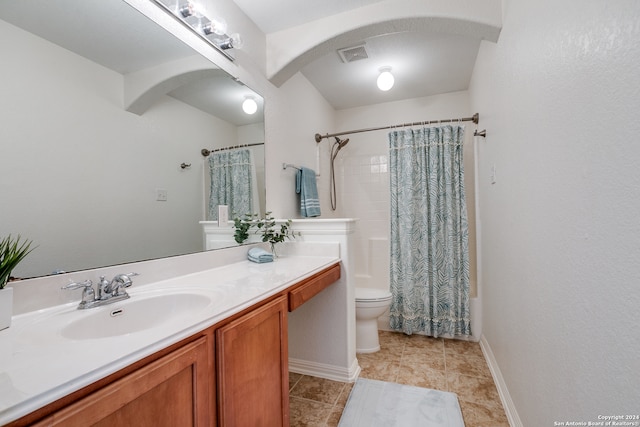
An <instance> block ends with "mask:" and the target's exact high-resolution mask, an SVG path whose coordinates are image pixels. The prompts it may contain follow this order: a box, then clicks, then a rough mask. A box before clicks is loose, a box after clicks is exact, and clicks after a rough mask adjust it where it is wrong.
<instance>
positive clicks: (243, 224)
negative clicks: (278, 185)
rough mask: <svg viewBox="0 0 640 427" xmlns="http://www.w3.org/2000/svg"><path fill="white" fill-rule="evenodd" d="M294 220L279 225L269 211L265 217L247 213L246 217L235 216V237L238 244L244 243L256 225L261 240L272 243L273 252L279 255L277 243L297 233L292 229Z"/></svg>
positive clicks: (293, 236)
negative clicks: (276, 247) (276, 248)
mask: <svg viewBox="0 0 640 427" xmlns="http://www.w3.org/2000/svg"><path fill="white" fill-rule="evenodd" d="M292 223H293V221H291V220H290V219H288V220H287V221H285V222H283V223H281V224H280V225H278V224H277V223H276V220H275V219H274V218H273V217H272V216H271V212H267V213H266V214H265V217H264V218H258V214H245V216H244V218H234V220H233V224H234V227H235V229H236V231H235V233H234V234H233V237H234V239H235V241H236V242H237V243H238V244H242V243H244V241H245V240H247V239H248V238H249V232H250V230H251V228H252V227H256V228H257V230H256V231H255V233H256V234H260V235H262V238H261V240H262V241H263V242H268V243H269V244H270V245H271V252H272V253H273V255H274V256H277V254H276V250H275V246H276V243H280V242H284V241H285V239H292V238H295V236H296V233H295V232H294V231H293V230H291V224H292ZM298 235H299V233H298Z"/></svg>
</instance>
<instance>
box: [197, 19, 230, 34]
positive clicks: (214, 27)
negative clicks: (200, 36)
mask: <svg viewBox="0 0 640 427" xmlns="http://www.w3.org/2000/svg"><path fill="white" fill-rule="evenodd" d="M202 32H203V33H204V35H206V36H208V35H209V34H211V33H213V34H217V35H219V36H222V35H224V34H225V33H226V32H227V21H225V20H224V19H222V18H219V19H218V18H215V19H212V20H211V22H207V23H206V24H204V25H203V26H202Z"/></svg>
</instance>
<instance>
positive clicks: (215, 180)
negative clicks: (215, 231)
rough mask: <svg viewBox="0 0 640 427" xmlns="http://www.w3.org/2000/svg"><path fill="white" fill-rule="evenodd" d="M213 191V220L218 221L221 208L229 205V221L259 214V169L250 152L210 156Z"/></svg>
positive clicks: (211, 194) (210, 215) (223, 152)
mask: <svg viewBox="0 0 640 427" xmlns="http://www.w3.org/2000/svg"><path fill="white" fill-rule="evenodd" d="M209 171H210V173H211V191H210V196H209V215H208V219H209V220H210V221H217V220H218V205H227V206H229V218H230V219H231V218H234V217H240V218H242V217H244V215H245V214H253V213H256V214H260V208H259V205H258V195H257V188H256V170H255V165H254V163H253V155H252V153H251V150H250V149H248V148H243V149H239V150H231V151H220V152H216V153H211V155H210V156H209Z"/></svg>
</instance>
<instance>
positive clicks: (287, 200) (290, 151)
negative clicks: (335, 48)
mask: <svg viewBox="0 0 640 427" xmlns="http://www.w3.org/2000/svg"><path fill="white" fill-rule="evenodd" d="M267 103H268V105H267V106H266V107H265V116H266V120H265V122H266V124H267V125H266V131H267V140H268V141H269V142H268V144H269V146H268V148H267V150H266V162H265V167H266V170H267V209H268V210H271V211H273V214H274V216H275V217H276V218H300V206H299V202H298V200H299V199H298V196H297V195H296V193H295V174H296V170H295V169H286V170H282V163H290V164H293V165H296V166H306V167H308V168H311V169H314V170H315V171H316V172H319V173H320V174H321V178H320V179H319V181H318V193H319V197H320V210H321V212H322V218H326V217H332V213H331V208H330V207H329V187H328V181H326V180H325V179H324V177H327V176H328V173H329V167H328V164H326V162H325V163H322V162H321V163H320V167H319V168H318V166H317V150H318V149H320V150H321V151H322V153H321V154H320V156H321V158H323V159H326V158H327V157H328V156H329V154H328V151H327V145H326V143H321V144H319V145H318V144H316V142H315V139H314V135H315V133H316V132H321V133H326V132H331V129H333V128H334V125H333V120H334V110H333V108H332V107H331V106H330V105H329V103H328V102H327V101H326V100H325V99H324V98H323V97H322V96H321V95H320V94H319V93H318V91H317V90H316V88H315V87H313V86H312V85H311V84H310V83H309V81H308V80H307V79H305V78H304V77H303V76H302V74H299V73H298V74H296V75H295V76H293V77H292V78H291V79H290V80H289V81H287V82H286V83H285V84H283V85H282V87H281V88H280V89H279V90H278V91H277V94H275V95H274V96H273V97H272V98H270V99H268V100H267ZM325 181H326V183H325Z"/></svg>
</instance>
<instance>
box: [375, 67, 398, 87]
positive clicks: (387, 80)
mask: <svg viewBox="0 0 640 427" xmlns="http://www.w3.org/2000/svg"><path fill="white" fill-rule="evenodd" d="M394 83H395V79H394V78H393V74H391V67H383V68H380V75H379V76H378V81H377V84H378V89H380V90H382V91H385V92H386V91H388V90H389V89H391V88H392V87H393V84H394Z"/></svg>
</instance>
